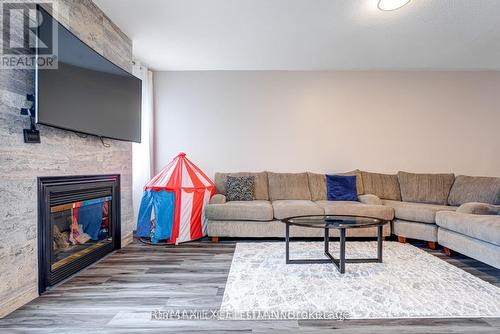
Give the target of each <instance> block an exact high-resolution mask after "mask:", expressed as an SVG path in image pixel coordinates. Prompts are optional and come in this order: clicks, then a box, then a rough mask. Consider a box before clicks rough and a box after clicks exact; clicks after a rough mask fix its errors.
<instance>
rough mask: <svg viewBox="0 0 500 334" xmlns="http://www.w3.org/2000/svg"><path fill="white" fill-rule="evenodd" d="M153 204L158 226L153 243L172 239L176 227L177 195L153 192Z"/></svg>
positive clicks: (156, 225) (156, 226) (152, 239)
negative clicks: (173, 228)
mask: <svg viewBox="0 0 500 334" xmlns="http://www.w3.org/2000/svg"><path fill="white" fill-rule="evenodd" d="M153 203H154V208H155V219H156V224H155V232H154V235H153V236H152V238H151V241H153V242H158V240H167V239H170V238H171V237H172V227H173V225H174V205H175V194H174V193H173V192H167V191H157V192H153Z"/></svg>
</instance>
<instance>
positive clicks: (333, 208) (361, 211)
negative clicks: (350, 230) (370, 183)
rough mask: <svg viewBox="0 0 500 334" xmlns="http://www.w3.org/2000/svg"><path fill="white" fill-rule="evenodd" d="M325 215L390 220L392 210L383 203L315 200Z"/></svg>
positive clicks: (392, 213) (392, 214)
mask: <svg viewBox="0 0 500 334" xmlns="http://www.w3.org/2000/svg"><path fill="white" fill-rule="evenodd" d="M316 204H318V205H319V206H320V207H322V208H323V209H324V211H325V214H327V215H343V216H349V215H352V216H365V217H373V218H378V219H383V220H392V219H393V218H394V210H393V209H392V208H390V207H387V206H383V205H372V204H363V203H360V202H354V201H317V202H316Z"/></svg>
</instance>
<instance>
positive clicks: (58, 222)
mask: <svg viewBox="0 0 500 334" xmlns="http://www.w3.org/2000/svg"><path fill="white" fill-rule="evenodd" d="M120 235H121V232H120V175H118V174H113V175H89V176H61V177H39V178H38V277H39V279H38V290H39V293H43V292H44V291H45V290H46V289H47V288H48V287H50V286H52V285H55V284H57V283H59V282H61V281H62V280H64V279H65V278H67V277H69V276H71V275H73V274H75V273H76V272H78V271H80V270H82V269H83V268H85V267H87V266H88V265H90V264H92V263H94V262H96V261H97V260H99V259H100V258H102V257H103V256H105V255H106V254H109V253H111V252H112V251H114V250H116V249H119V248H120Z"/></svg>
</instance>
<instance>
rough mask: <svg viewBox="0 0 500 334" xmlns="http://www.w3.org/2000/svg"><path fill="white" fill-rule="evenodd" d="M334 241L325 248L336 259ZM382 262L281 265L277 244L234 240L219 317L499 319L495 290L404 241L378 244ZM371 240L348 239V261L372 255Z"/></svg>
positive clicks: (296, 250) (309, 254)
mask: <svg viewBox="0 0 500 334" xmlns="http://www.w3.org/2000/svg"><path fill="white" fill-rule="evenodd" d="M338 248H339V244H338V243H337V242H332V243H331V244H330V251H331V254H334V255H335V254H338ZM383 251H384V254H383V263H363V264H350V263H348V264H346V273H345V274H340V273H339V272H338V271H337V269H336V268H335V267H334V265H333V264H288V265H287V264H286V263H285V244H284V243H282V242H263V243H238V244H237V245H236V250H235V253H234V257H233V261H232V264H231V269H230V272H229V277H228V280H227V283H226V288H225V291H224V297H223V301H222V305H221V309H220V312H221V314H228V315H229V316H227V318H231V319H241V318H245V319H247V318H248V314H249V313H251V314H254V315H255V314H269V312H276V313H278V312H280V313H282V314H285V313H288V314H290V315H291V317H296V318H304V317H305V318H307V317H308V316H309V315H310V314H315V313H318V314H327V313H330V314H331V313H335V314H337V313H339V312H343V313H345V314H347V317H348V318H352V319H377V318H449V317H499V316H500V288H497V287H496V286H494V285H492V284H490V283H488V282H485V281H483V280H481V279H479V278H477V277H475V276H473V275H471V274H469V273H467V272H465V271H464V270H462V269H459V268H457V267H455V266H453V265H451V264H449V263H447V262H445V261H443V260H441V259H439V258H438V257H436V256H433V255H431V254H428V253H427V252H425V251H423V250H421V249H419V248H417V247H414V246H412V245H409V244H400V243H397V242H384V248H383ZM376 252H377V244H376V242H347V244H346V256H347V258H366V257H376ZM290 254H291V258H292V259H293V258H314V257H324V255H323V243H321V242H292V243H291V246H290Z"/></svg>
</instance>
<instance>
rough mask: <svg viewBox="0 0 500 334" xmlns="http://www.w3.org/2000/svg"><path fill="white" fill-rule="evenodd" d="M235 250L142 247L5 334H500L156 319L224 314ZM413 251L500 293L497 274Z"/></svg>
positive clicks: (13, 318) (58, 293) (437, 322)
mask: <svg viewBox="0 0 500 334" xmlns="http://www.w3.org/2000/svg"><path fill="white" fill-rule="evenodd" d="M235 244H236V242H235V241H232V240H228V241H223V242H221V243H218V244H212V243H210V242H209V241H199V242H194V243H189V244H184V245H181V246H178V247H175V248H166V247H154V246H148V245H144V244H142V243H140V242H138V241H135V242H134V243H132V244H131V245H128V246H127V247H124V248H123V249H121V250H119V251H117V252H115V253H113V254H111V255H109V256H107V257H106V258H104V259H102V260H101V261H100V262H98V263H96V264H94V265H93V266H91V267H89V268H87V269H86V270H84V271H82V272H80V273H79V274H77V275H76V276H74V277H72V278H71V279H69V280H67V281H66V282H64V283H62V284H61V285H59V286H57V287H55V288H53V289H52V290H50V291H48V292H47V293H45V294H44V295H43V296H41V297H39V298H37V299H35V300H34V301H32V302H30V303H28V304H27V305H25V306H24V307H22V308H21V309H19V310H17V311H15V312H13V313H11V314H10V315H8V316H7V317H5V318H4V319H0V333H138V332H144V333H168V332H175V333H202V332H203V333H233V332H234V333H267V332H282V333H290V332H300V333H327V332H328V333H330V332H332V331H333V332H335V333H497V334H498V333H500V318H476V319H394V320H346V321H317V320H300V321H288V320H287V321H228V320H222V321H216V320H175V321H174V320H168V321H160V320H159V321H150V314H151V311H154V310H168V309H218V308H219V306H220V304H221V301H222V296H223V294H224V287H225V283H226V279H227V276H228V273H229V268H230V266H231V260H232V256H233V252H234V247H235ZM414 245H416V246H418V247H420V248H422V249H425V250H427V251H428V252H429V253H431V254H433V255H435V256H438V257H439V258H442V259H443V260H445V261H447V262H449V263H451V264H453V265H455V266H457V267H460V268H462V269H464V270H466V271H468V272H470V273H472V274H474V275H475V276H478V277H480V278H481V279H483V280H485V281H488V282H490V283H492V284H495V285H496V286H499V287H500V270H498V269H495V268H493V267H490V266H488V265H485V264H483V263H480V262H478V261H476V260H473V259H470V258H468V257H465V256H462V255H455V256H454V257H451V258H449V257H447V256H446V255H444V253H443V252H442V249H438V250H435V251H433V250H430V249H427V248H426V245H425V244H424V243H414Z"/></svg>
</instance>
